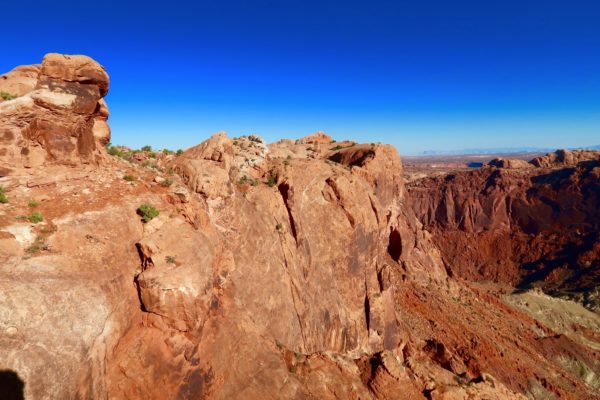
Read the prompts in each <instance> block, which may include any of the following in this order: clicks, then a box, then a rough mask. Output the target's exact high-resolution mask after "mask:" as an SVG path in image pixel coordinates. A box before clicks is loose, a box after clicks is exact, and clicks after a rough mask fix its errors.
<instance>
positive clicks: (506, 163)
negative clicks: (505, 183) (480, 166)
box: [488, 158, 533, 169]
mask: <svg viewBox="0 0 600 400" xmlns="http://www.w3.org/2000/svg"><path fill="white" fill-rule="evenodd" d="M488 165H489V166H491V167H497V168H507V169H527V168H533V165H532V164H531V163H529V162H527V161H525V160H518V159H506V158H494V159H493V160H491V161H490V162H489V163H488Z"/></svg>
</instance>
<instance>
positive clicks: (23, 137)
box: [0, 54, 110, 169]
mask: <svg viewBox="0 0 600 400" xmlns="http://www.w3.org/2000/svg"><path fill="white" fill-rule="evenodd" d="M108 83H109V79H108V74H107V73H106V71H105V70H104V68H103V67H102V66H100V65H99V64H98V63H97V62H95V61H94V60H92V59H91V58H89V57H85V56H66V55H61V54H48V55H46V56H45V57H44V59H43V61H42V64H41V65H34V66H29V67H17V68H15V69H14V70H13V71H11V72H9V73H7V74H5V75H2V76H0V91H2V92H4V93H7V94H9V95H10V96H11V97H14V98H12V99H11V100H5V101H2V102H0V124H1V126H0V129H1V130H0V156H1V163H2V164H1V166H0V167H2V169H6V168H11V167H13V166H17V167H18V166H25V167H38V166H42V165H45V164H48V163H62V164H71V165H77V164H79V163H81V162H87V163H90V162H91V163H95V162H98V157H99V155H100V153H99V152H98V150H97V147H98V146H97V141H100V142H102V143H107V142H108V140H109V139H110V128H109V127H108V124H107V123H106V120H107V119H108V109H107V107H106V104H105V103H104V101H103V100H102V98H103V97H104V96H105V95H106V94H107V93H108Z"/></svg>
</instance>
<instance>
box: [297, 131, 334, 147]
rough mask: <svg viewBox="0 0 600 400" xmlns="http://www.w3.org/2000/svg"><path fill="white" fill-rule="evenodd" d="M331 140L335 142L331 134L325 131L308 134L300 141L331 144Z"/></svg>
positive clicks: (303, 142)
mask: <svg viewBox="0 0 600 400" xmlns="http://www.w3.org/2000/svg"><path fill="white" fill-rule="evenodd" d="M331 142H333V139H332V138H331V136H328V135H326V134H325V132H316V133H313V134H312V135H308V136H305V137H303V138H302V139H299V143H302V144H316V143H321V144H329V143H331Z"/></svg>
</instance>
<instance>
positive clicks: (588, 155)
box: [530, 150, 600, 168]
mask: <svg viewBox="0 0 600 400" xmlns="http://www.w3.org/2000/svg"><path fill="white" fill-rule="evenodd" d="M593 160H596V161H597V160H600V151H595V150H573V151H571V150H556V151H555V152H554V153H548V154H546V155H545V156H540V157H536V158H534V159H533V160H531V161H530V163H531V164H532V165H534V166H536V167H540V168H556V167H574V166H576V165H577V164H579V163H580V162H582V161H593Z"/></svg>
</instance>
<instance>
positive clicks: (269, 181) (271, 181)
mask: <svg viewBox="0 0 600 400" xmlns="http://www.w3.org/2000/svg"><path fill="white" fill-rule="evenodd" d="M276 183H277V181H276V180H275V177H274V176H273V175H269V176H268V177H267V185H269V187H273V186H275V184H276Z"/></svg>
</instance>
